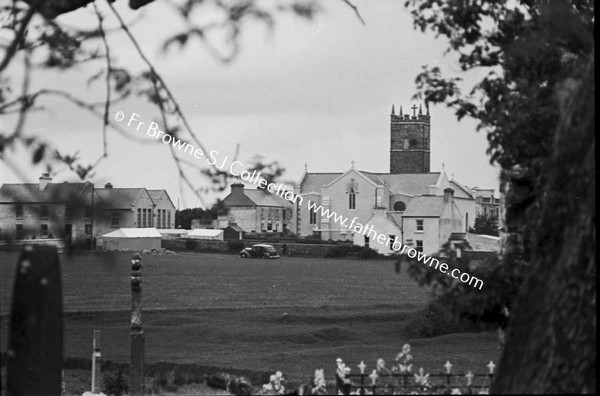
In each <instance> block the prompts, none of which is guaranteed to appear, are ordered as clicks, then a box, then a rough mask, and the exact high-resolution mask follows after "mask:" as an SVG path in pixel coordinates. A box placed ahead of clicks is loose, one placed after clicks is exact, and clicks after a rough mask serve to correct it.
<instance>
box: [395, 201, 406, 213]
mask: <svg viewBox="0 0 600 396" xmlns="http://www.w3.org/2000/svg"><path fill="white" fill-rule="evenodd" d="M405 210H406V204H405V203H404V202H402V201H398V202H396V203H395V204H394V211H396V212H404V211H405Z"/></svg>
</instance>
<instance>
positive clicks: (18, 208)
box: [15, 204, 23, 219]
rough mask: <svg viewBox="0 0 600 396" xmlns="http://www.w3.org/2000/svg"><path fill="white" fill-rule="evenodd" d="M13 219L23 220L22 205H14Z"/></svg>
mask: <svg viewBox="0 0 600 396" xmlns="http://www.w3.org/2000/svg"><path fill="white" fill-rule="evenodd" d="M15 218H16V219H22V218H23V205H21V204H16V205H15Z"/></svg>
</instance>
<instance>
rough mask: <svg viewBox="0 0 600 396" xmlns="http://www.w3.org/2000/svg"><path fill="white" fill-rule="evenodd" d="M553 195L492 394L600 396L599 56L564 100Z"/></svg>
mask: <svg viewBox="0 0 600 396" xmlns="http://www.w3.org/2000/svg"><path fill="white" fill-rule="evenodd" d="M558 94H559V96H561V98H559V100H560V99H562V103H561V104H562V106H561V109H562V111H563V114H562V116H561V123H560V124H559V125H558V127H557V129H556V131H555V133H554V135H555V138H554V150H553V157H552V161H551V166H550V167H549V168H548V169H547V172H548V184H547V186H548V188H547V189H546V195H545V197H544V200H543V204H542V208H541V213H542V215H541V218H540V219H539V221H537V222H536V223H537V224H532V223H531V219H530V222H529V224H528V225H527V227H531V228H532V229H534V230H536V231H535V238H536V241H534V244H533V245H532V260H531V268H530V271H529V272H528V273H529V274H530V275H529V278H528V279H527V280H526V281H525V283H524V284H523V287H522V289H521V293H520V295H519V297H518V299H517V302H516V306H515V307H514V309H513V312H512V316H513V318H514V319H513V321H512V323H511V325H510V326H509V329H508V333H507V342H506V346H505V349H504V353H503V356H502V359H501V362H500V365H499V368H498V372H497V375H496V377H495V378H494V381H493V384H492V387H491V393H563V392H564V393H595V391H596V269H595V255H596V241H595V240H596V210H595V200H596V196H595V147H594V143H595V136H594V126H595V124H594V118H595V116H594V111H595V110H594V60H593V55H592V56H591V59H590V61H589V62H588V64H587V66H586V67H585V68H584V70H583V71H582V73H581V75H580V76H578V79H577V80H575V79H569V80H567V82H566V83H565V87H564V88H563V89H562V90H561V92H559V93H558Z"/></svg>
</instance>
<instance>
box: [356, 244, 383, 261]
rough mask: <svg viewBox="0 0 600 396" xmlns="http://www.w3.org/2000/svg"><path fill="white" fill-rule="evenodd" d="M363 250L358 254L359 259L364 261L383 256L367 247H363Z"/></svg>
mask: <svg viewBox="0 0 600 396" xmlns="http://www.w3.org/2000/svg"><path fill="white" fill-rule="evenodd" d="M361 248H362V249H360V251H359V252H358V257H360V258H361V259H363V260H369V259H375V258H379V257H381V255H380V254H379V253H378V252H377V250H375V249H371V248H370V247H367V246H361Z"/></svg>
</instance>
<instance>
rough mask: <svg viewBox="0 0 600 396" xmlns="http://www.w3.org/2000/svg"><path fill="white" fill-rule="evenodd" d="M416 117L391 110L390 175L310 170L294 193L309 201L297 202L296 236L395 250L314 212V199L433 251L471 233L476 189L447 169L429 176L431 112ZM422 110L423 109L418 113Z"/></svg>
mask: <svg viewBox="0 0 600 396" xmlns="http://www.w3.org/2000/svg"><path fill="white" fill-rule="evenodd" d="M411 110H412V114H409V113H408V114H405V113H404V112H403V110H402V107H400V109H399V111H398V112H396V110H395V108H394V106H392V112H391V115H390V154H389V155H390V157H389V158H390V167H389V173H377V172H368V171H364V170H359V169H355V167H354V163H352V165H351V167H350V168H349V169H347V170H346V171H344V172H334V173H321V172H309V171H308V170H307V169H306V168H305V172H304V174H303V175H302V178H301V180H300V183H299V185H298V186H296V189H295V191H294V192H295V193H296V194H299V195H301V196H302V197H303V201H304V202H305V204H302V205H296V207H295V208H294V209H295V210H294V212H295V213H294V215H295V216H294V218H293V220H292V221H291V222H290V224H289V226H290V227H289V228H290V230H291V231H293V232H294V233H296V234H297V235H298V236H300V237H305V236H318V237H320V238H321V239H323V240H334V241H338V240H348V241H353V242H354V243H355V244H357V245H362V246H369V247H372V248H373V249H375V250H377V251H379V252H380V253H383V254H389V253H392V252H393V251H392V250H391V247H390V246H389V245H380V244H378V243H377V241H373V240H369V238H368V237H367V236H364V235H362V234H357V233H354V232H353V231H352V230H351V229H349V228H347V227H343V226H340V224H339V222H335V221H333V218H327V217H326V216H321V213H322V210H321V211H315V210H311V209H309V206H308V205H307V204H306V202H315V203H316V204H317V205H320V206H321V207H322V208H323V209H328V210H329V211H330V212H332V211H333V212H335V213H337V214H338V215H341V216H344V217H345V218H349V219H352V218H355V217H356V218H357V222H360V223H361V224H364V225H367V226H368V225H373V227H374V228H375V229H376V230H377V231H378V233H380V234H384V235H387V236H389V238H391V240H398V241H400V242H401V243H402V244H406V245H411V246H414V247H415V248H416V249H417V250H419V251H423V252H424V253H432V252H435V251H437V250H438V248H439V247H440V246H441V245H442V244H443V243H444V242H446V241H448V238H449V237H450V235H451V234H452V233H455V232H462V233H464V232H467V231H468V230H469V227H471V226H472V225H473V222H474V220H475V215H476V200H475V196H474V194H473V192H472V191H471V190H470V189H469V188H467V187H465V186H463V185H462V184H461V183H459V182H458V181H456V180H452V179H449V178H448V176H447V175H446V172H445V171H444V169H442V170H441V171H439V172H431V169H430V155H431V151H430V141H431V139H430V137H431V116H430V114H429V109H428V108H426V110H425V113H424V112H423V107H422V106H419V107H418V108H417V107H416V106H413V107H412V108H411ZM417 110H418V112H417Z"/></svg>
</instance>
